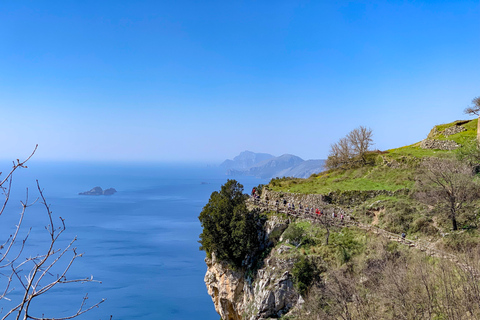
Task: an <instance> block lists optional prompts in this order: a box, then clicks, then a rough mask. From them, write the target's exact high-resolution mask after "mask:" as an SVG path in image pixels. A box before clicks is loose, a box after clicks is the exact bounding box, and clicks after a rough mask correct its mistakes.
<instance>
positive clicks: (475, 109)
mask: <svg viewBox="0 0 480 320" xmlns="http://www.w3.org/2000/svg"><path fill="white" fill-rule="evenodd" d="M464 112H465V113H466V114H469V115H475V116H477V117H478V124H477V141H479V142H480V97H476V98H474V99H473V100H472V106H470V107H467V108H465V110H464Z"/></svg>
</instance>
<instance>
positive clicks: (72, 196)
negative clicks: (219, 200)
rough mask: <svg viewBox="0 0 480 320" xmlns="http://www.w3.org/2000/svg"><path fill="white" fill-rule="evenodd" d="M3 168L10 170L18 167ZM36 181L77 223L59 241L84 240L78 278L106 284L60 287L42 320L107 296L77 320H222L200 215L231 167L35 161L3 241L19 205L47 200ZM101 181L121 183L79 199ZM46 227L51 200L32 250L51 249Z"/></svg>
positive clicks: (2, 229)
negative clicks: (207, 279)
mask: <svg viewBox="0 0 480 320" xmlns="http://www.w3.org/2000/svg"><path fill="white" fill-rule="evenodd" d="M2 169H3V170H2V171H3V172H6V171H7V170H8V166H3V167H2ZM3 176H4V174H3V175H2V177H3ZM36 179H38V180H39V182H40V185H41V187H42V188H43V189H44V195H45V197H46V198H47V202H48V203H49V204H51V209H52V211H53V215H54V217H59V216H61V217H62V218H64V219H65V224H66V227H67V229H66V231H65V233H64V234H63V235H62V237H61V241H60V242H59V246H65V245H66V244H68V242H69V241H71V240H72V239H73V238H74V237H75V236H77V237H78V241H77V242H76V243H75V246H76V247H77V248H78V249H77V250H78V251H79V252H84V253H85V254H84V256H83V257H82V258H80V259H78V260H76V262H75V263H74V265H73V266H72V268H71V270H70V272H69V276H68V278H69V279H73V278H74V277H89V276H90V275H93V276H94V278H95V279H97V280H100V281H101V282H102V283H101V284H98V283H85V284H66V285H58V286H57V287H55V288H54V289H52V290H51V291H50V292H48V294H45V295H44V296H42V297H41V298H39V299H38V300H37V301H36V303H34V304H33V306H32V307H33V310H34V311H35V312H34V314H33V315H34V316H38V317H39V316H41V315H42V314H45V316H46V317H62V316H68V315H69V314H72V313H75V312H76V310H77V309H78V307H79V305H80V303H81V299H82V297H83V295H84V294H85V293H88V296H89V299H88V303H89V304H92V303H94V302H96V301H98V300H100V299H102V298H105V299H106V302H105V303H103V304H102V305H101V306H100V307H99V308H98V309H95V310H92V311H90V312H89V313H87V314H85V315H84V316H81V317H79V318H77V319H104V320H105V319H109V318H110V315H113V318H112V319H115V320H120V319H137V320H147V319H148V320H152V319H215V320H217V319H219V316H218V314H217V313H216V312H215V309H214V306H213V303H212V301H211V298H210V296H208V294H207V291H206V288H205V284H204V282H203V277H204V275H205V271H206V266H205V262H204V258H205V253H204V252H203V251H199V249H198V247H199V244H198V242H197V241H198V235H199V234H200V232H201V227H200V223H199V221H198V218H197V217H198V215H199V213H200V211H201V210H202V207H203V206H204V205H205V204H206V202H207V201H208V199H209V196H210V194H211V193H212V192H213V191H215V190H219V189H220V186H221V185H222V184H224V183H225V182H226V181H227V177H226V176H225V175H224V174H223V172H221V171H220V170H219V169H217V168H209V167H206V166H196V167H195V166H187V165H158V164H151V165H146V164H122V165H120V164H88V163H42V162H36V161H34V160H32V161H31V162H30V163H29V168H28V169H22V170H20V171H18V172H17V174H16V175H15V176H14V179H13V188H12V196H11V200H10V203H9V206H8V207H7V209H6V210H5V212H4V213H3V215H2V216H0V235H1V236H2V237H1V238H0V241H3V240H4V239H3V238H5V236H6V235H7V234H9V233H11V231H12V226H14V225H15V223H16V220H17V219H18V216H19V215H18V213H19V212H20V204H19V201H20V200H21V199H24V198H25V196H26V188H28V189H29V199H30V200H34V198H36V197H37V196H38V191H36V190H35V189H36V188H35V180H36ZM236 179H237V180H238V181H240V182H241V183H242V184H244V186H245V192H249V191H250V190H251V188H252V187H253V186H256V185H258V184H259V183H265V182H266V181H265V180H261V179H256V178H252V177H238V178H236ZM95 186H100V187H102V188H104V189H106V188H110V187H113V188H115V189H116V190H117V191H118V192H117V193H116V194H114V195H112V196H80V195H78V193H79V192H83V191H87V190H90V189H91V188H93V187H95ZM58 221H59V220H58V219H57V222H58ZM46 224H47V221H46V215H45V211H44V209H43V207H42V205H41V204H39V203H37V204H35V205H33V206H32V207H29V208H28V209H27V213H26V216H25V223H24V225H23V228H22V235H26V233H27V231H28V228H32V230H31V232H30V236H29V238H28V241H27V244H26V249H25V252H24V254H26V255H28V254H32V255H33V254H35V253H38V252H43V251H44V248H45V246H46V245H47V244H48V238H47V234H46V232H45V229H44V227H45V225H46ZM66 261H67V259H64V262H63V263H61V264H62V265H64V263H65V262H66ZM0 277H1V276H0ZM0 279H1V278H0ZM0 285H3V283H2V282H0ZM19 286H20V284H19V283H18V282H17V283H16V284H15V290H14V291H13V292H12V293H11V294H10V295H9V297H10V298H12V302H8V301H6V300H0V308H3V310H7V309H8V308H9V307H11V305H12V303H13V302H14V300H15V298H18V294H20V293H21V290H20V288H19ZM0 289H3V287H2V288H0Z"/></svg>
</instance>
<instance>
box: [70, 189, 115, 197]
mask: <svg viewBox="0 0 480 320" xmlns="http://www.w3.org/2000/svg"><path fill="white" fill-rule="evenodd" d="M115 192H117V190H115V189H114V188H108V189H105V190H103V189H102V188H100V187H95V188H93V189H92V190H90V191H85V192H80V193H79V195H81V196H111V195H112V194H114V193H115Z"/></svg>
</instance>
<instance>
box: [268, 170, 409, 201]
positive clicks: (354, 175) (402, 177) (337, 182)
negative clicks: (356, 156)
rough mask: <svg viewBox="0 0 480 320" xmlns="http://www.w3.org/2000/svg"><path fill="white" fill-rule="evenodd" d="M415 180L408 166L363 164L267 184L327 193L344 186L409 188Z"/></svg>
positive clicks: (348, 188) (292, 189) (390, 189)
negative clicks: (364, 165)
mask: <svg viewBox="0 0 480 320" xmlns="http://www.w3.org/2000/svg"><path fill="white" fill-rule="evenodd" d="M413 184H414V180H413V173H412V170H411V169H408V168H404V169H393V168H389V167H386V166H366V167H362V168H357V169H350V170H336V171H330V172H327V173H323V174H320V175H318V176H316V177H310V178H308V179H289V180H282V181H278V182H276V183H275V184H270V186H269V187H270V189H271V190H273V191H283V192H292V193H304V194H310V193H316V194H326V193H329V192H332V191H338V190H339V191H346V190H388V191H396V190H399V189H404V188H411V187H412V186H413Z"/></svg>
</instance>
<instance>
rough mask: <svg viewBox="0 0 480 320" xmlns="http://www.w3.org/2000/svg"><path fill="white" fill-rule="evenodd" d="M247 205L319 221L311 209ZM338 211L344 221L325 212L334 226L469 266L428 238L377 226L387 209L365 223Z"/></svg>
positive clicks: (251, 201)
mask: <svg viewBox="0 0 480 320" xmlns="http://www.w3.org/2000/svg"><path fill="white" fill-rule="evenodd" d="M247 206H248V207H249V208H250V209H252V208H258V209H260V211H261V212H266V211H275V212H278V213H283V214H286V215H288V216H293V217H297V218H303V219H307V220H309V221H311V222H313V223H319V222H318V221H317V219H316V218H317V217H316V215H315V214H314V213H312V212H311V211H309V212H306V211H305V210H303V212H302V210H298V209H297V210H292V209H288V208H286V207H284V206H283V205H280V206H278V207H277V206H275V205H273V206H272V205H271V204H268V203H265V202H263V201H260V200H258V199H257V200H253V199H249V200H247ZM333 210H335V209H333ZM382 210H383V211H382ZM336 211H338V212H341V213H343V214H344V217H345V220H344V221H343V222H342V221H340V219H339V218H338V217H337V218H332V217H331V215H330V214H331V213H329V214H327V213H325V214H326V216H327V219H329V220H330V222H331V225H334V226H337V227H345V226H355V227H358V228H360V229H363V230H367V231H370V232H373V233H375V234H379V235H381V236H383V237H386V238H388V239H389V240H391V241H396V242H398V243H400V244H402V245H406V246H408V247H411V248H416V249H418V250H420V251H422V252H425V253H426V254H428V255H430V256H433V257H438V258H443V259H448V260H451V261H453V262H455V263H457V264H459V265H460V266H462V267H464V268H468V267H467V266H466V265H463V264H461V263H460V262H459V259H458V257H457V256H456V255H453V254H451V253H447V252H444V251H442V250H438V249H437V248H436V247H435V244H434V243H432V242H429V241H426V240H410V239H403V238H402V236H401V235H399V234H396V233H392V232H389V231H387V230H384V229H380V228H378V227H376V225H377V224H378V221H379V215H380V213H383V212H385V209H381V210H375V211H374V215H375V216H374V218H373V221H372V224H364V223H360V222H357V221H356V220H355V219H354V218H353V217H352V216H350V215H349V214H347V213H345V212H344V211H343V210H342V209H340V208H339V209H338V210H336Z"/></svg>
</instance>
